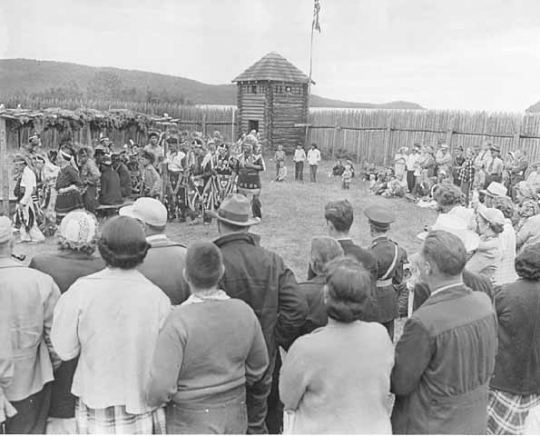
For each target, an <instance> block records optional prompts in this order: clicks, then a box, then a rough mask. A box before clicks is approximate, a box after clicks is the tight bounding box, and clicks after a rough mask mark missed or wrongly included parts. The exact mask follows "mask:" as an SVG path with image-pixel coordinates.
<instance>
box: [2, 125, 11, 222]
mask: <svg viewBox="0 0 540 436" xmlns="http://www.w3.org/2000/svg"><path fill="white" fill-rule="evenodd" d="M0 186H1V187H2V197H3V198H2V206H3V207H2V214H3V215H6V216H9V213H10V211H9V165H8V155H7V130H6V119H5V118H2V117H0Z"/></svg>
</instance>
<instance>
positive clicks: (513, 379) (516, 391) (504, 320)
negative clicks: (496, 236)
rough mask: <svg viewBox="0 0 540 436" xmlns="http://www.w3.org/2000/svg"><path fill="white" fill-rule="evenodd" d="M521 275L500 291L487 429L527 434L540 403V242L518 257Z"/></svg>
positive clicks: (518, 270) (516, 264)
mask: <svg viewBox="0 0 540 436" xmlns="http://www.w3.org/2000/svg"><path fill="white" fill-rule="evenodd" d="M515 268H516V272H517V275H518V276H519V279H518V280H517V281H515V282H513V283H507V284H505V285H503V287H502V289H501V290H500V291H499V292H497V294H496V295H495V309H496V311H497V318H498V320H499V335H498V336H499V349H498V353H497V358H496V359H495V370H494V372H493V376H492V378H491V382H490V392H489V403H488V428H487V434H516V435H517V434H523V433H524V427H525V420H526V418H527V415H528V414H529V410H530V409H532V408H533V407H535V406H538V405H540V323H539V322H538V312H539V310H540V244H536V245H531V246H529V247H527V248H525V249H524V250H523V251H522V252H521V253H520V254H519V255H518V256H517V257H516V262H515Z"/></svg>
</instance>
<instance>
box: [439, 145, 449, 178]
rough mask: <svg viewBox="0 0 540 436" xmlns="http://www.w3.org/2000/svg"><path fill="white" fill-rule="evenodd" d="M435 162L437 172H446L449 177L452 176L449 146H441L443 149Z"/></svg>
mask: <svg viewBox="0 0 540 436" xmlns="http://www.w3.org/2000/svg"><path fill="white" fill-rule="evenodd" d="M435 162H437V171H444V172H445V173H446V174H447V175H450V171H451V170H452V155H451V154H450V153H449V151H448V144H444V143H443V144H441V148H440V149H439V150H437V154H436V155H435Z"/></svg>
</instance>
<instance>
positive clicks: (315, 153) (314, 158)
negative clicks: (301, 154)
mask: <svg viewBox="0 0 540 436" xmlns="http://www.w3.org/2000/svg"><path fill="white" fill-rule="evenodd" d="M307 160H308V163H309V164H310V165H318V164H319V161H320V160H321V152H320V151H319V150H318V149H316V148H312V149H311V150H309V151H308V154H307Z"/></svg>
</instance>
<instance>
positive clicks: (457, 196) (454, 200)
mask: <svg viewBox="0 0 540 436" xmlns="http://www.w3.org/2000/svg"><path fill="white" fill-rule="evenodd" d="M462 198H463V193H462V192H461V189H459V188H458V187H457V186H455V185H453V184H450V183H441V184H440V185H439V186H438V187H437V189H436V190H435V192H434V193H433V199H434V200H435V201H436V202H437V203H438V205H439V207H441V208H448V207H452V206H457V205H460V204H461V203H462Z"/></svg>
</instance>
